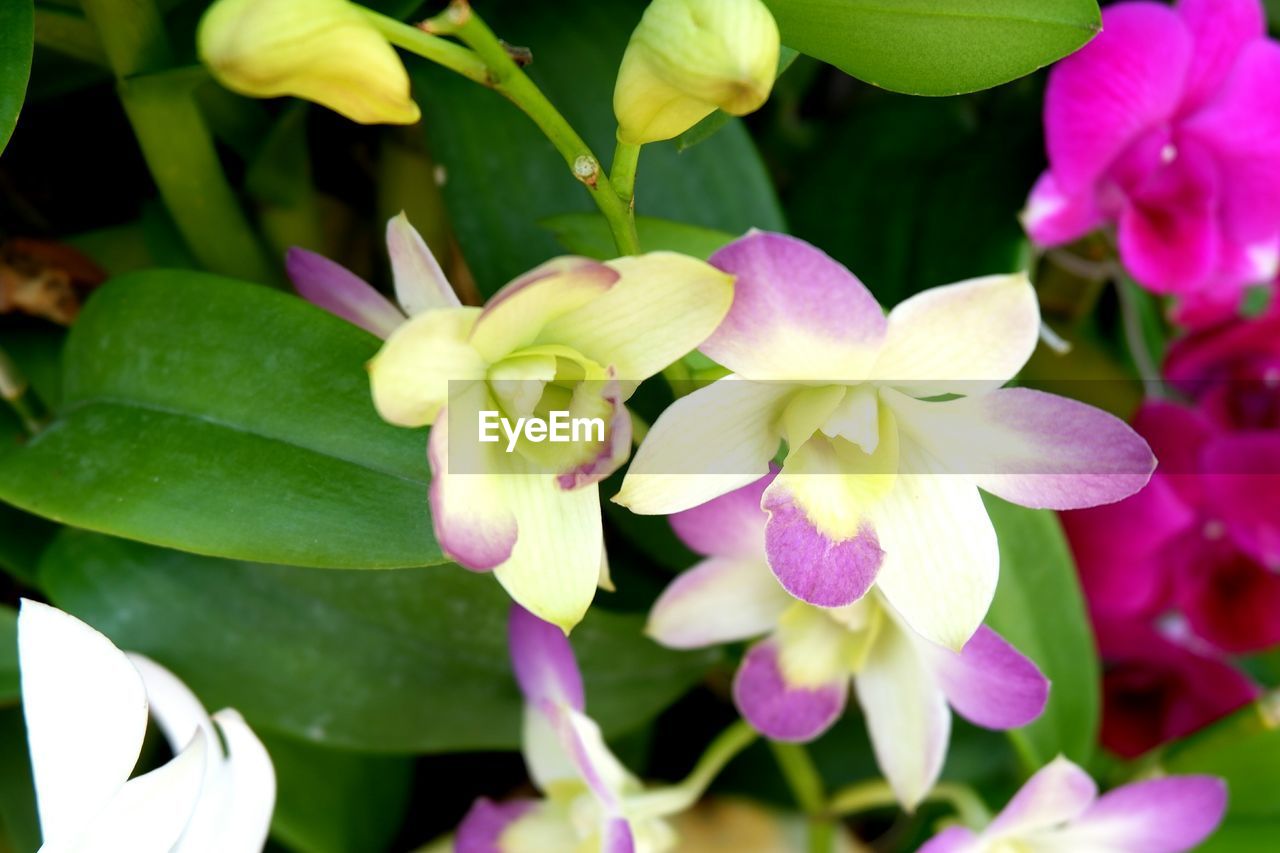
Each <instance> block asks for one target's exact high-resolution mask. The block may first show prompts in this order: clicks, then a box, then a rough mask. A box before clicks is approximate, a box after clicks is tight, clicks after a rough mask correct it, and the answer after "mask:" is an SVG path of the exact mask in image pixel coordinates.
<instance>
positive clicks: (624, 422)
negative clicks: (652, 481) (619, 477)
mask: <svg viewBox="0 0 1280 853" xmlns="http://www.w3.org/2000/svg"><path fill="white" fill-rule="evenodd" d="M597 385H599V383H589V382H583V383H581V384H579V385H578V387H577V389H576V391H575V392H574V397H573V405H571V406H570V409H569V412H570V417H583V416H591V415H594V416H597V417H601V416H600V415H595V412H596V411H598V409H594V408H593V409H592V411H591V412H583V411H581V410H582V409H584V408H586V406H600V404H601V403H603V404H604V406H606V407H607V409H606V412H605V414H604V415H603V416H602V417H601V419H602V420H604V421H605V423H606V424H608V427H607V430H606V434H605V437H604V441H595V440H594V439H593V440H592V441H589V442H588V441H582V442H578V444H579V445H581V447H582V448H583V449H586V450H591V449H594V451H595V452H594V455H593V456H591V457H590V458H589V459H587V460H586V461H585V462H581V463H579V464H578V465H576V466H574V467H573V468H571V469H569V470H568V471H565V472H564V473H562V474H560V475H559V477H558V478H557V479H556V482H557V483H559V485H560V488H562V489H580V488H582V487H583V486H587V485H591V484H593V483H599V482H600V481H601V480H603V479H604V478H606V477H608V476H609V475H610V474H612V473H613V472H614V471H617V470H618V469H619V468H621V467H622V465H623V463H624V462H626V461H627V457H628V456H630V455H631V412H630V411H628V410H627V406H626V403H625V402H623V401H624V398H625V397H626V394H625V393H624V392H623V390H622V387H621V384H620V383H619V382H618V381H616V380H613V379H610V380H608V381H607V382H605V383H604V385H603V387H602V388H597V387H596V386H597ZM591 395H595V397H596V399H594V400H592V399H590V396H591ZM583 398H586V399H585V405H584V404H583V403H582V402H581V401H582V400H583Z"/></svg>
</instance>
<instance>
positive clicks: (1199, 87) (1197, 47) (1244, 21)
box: [1175, 0, 1267, 114]
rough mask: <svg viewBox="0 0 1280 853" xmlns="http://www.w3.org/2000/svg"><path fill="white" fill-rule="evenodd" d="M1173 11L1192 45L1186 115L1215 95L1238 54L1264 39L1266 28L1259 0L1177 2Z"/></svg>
mask: <svg viewBox="0 0 1280 853" xmlns="http://www.w3.org/2000/svg"><path fill="white" fill-rule="evenodd" d="M1175 8H1176V9H1177V12H1178V15H1179V16H1181V18H1182V20H1183V23H1185V24H1186V25H1187V29H1188V30H1189V31H1190V33H1191V38H1192V41H1193V43H1194V50H1193V52H1192V54H1191V67H1190V69H1189V70H1188V72H1187V82H1186V90H1185V92H1184V94H1183V96H1182V107H1181V110H1182V112H1183V113H1184V114H1186V113H1190V112H1193V111H1195V110H1196V109H1198V108H1199V107H1200V106H1201V105H1202V104H1204V103H1205V102H1206V101H1208V100H1209V99H1210V98H1211V97H1213V96H1214V95H1215V94H1217V91H1218V89H1219V88H1220V87H1221V86H1222V84H1223V83H1224V82H1225V81H1226V79H1227V76H1228V75H1229V74H1230V73H1231V70H1232V68H1233V67H1234V66H1235V64H1236V61H1237V59H1238V57H1239V56H1240V53H1241V51H1243V50H1244V48H1245V46H1246V45H1248V44H1249V42H1251V41H1254V40H1255V39H1261V38H1265V37H1266V34H1267V26H1266V20H1265V17H1264V15H1263V10H1262V4H1261V3H1259V2H1258V0H1178V4H1177V6H1176V7H1175Z"/></svg>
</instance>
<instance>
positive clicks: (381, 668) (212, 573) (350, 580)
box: [41, 531, 716, 752]
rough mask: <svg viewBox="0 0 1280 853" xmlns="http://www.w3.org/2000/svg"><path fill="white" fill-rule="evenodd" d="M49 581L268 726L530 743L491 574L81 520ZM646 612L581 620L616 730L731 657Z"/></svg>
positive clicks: (503, 599) (126, 640) (305, 732)
mask: <svg viewBox="0 0 1280 853" xmlns="http://www.w3.org/2000/svg"><path fill="white" fill-rule="evenodd" d="M41 579H42V581H43V582H44V585H45V588H46V590H47V591H48V593H49V595H50V597H51V598H52V599H53V601H54V602H55V603H56V604H57V605H58V606H59V607H62V608H63V609H65V610H67V611H68V612H70V613H73V614H75V615H77V616H79V617H80V618H82V619H84V620H85V621H87V622H88V623H89V624H91V625H93V626H95V627H96V628H98V629H100V630H102V631H103V632H104V633H106V634H107V635H108V636H109V637H111V638H112V639H113V640H115V642H116V643H117V644H118V645H119V646H120V647H122V648H125V649H130V650H135V651H140V652H143V653H145V654H148V655H151V656H153V657H154V658H155V659H156V660H158V661H160V662H161V663H162V664H164V665H166V666H168V667H170V668H171V669H173V671H174V672H175V673H177V674H178V675H179V677H181V678H182V679H183V680H184V681H186V682H187V684H189V685H190V686H191V688H192V689H193V690H195V691H196V693H197V694H199V695H200V697H201V698H202V699H203V700H204V701H205V704H206V705H208V706H209V707H211V708H221V707H224V706H231V707H235V708H237V709H239V710H240V712H241V713H243V714H244V716H245V718H246V719H247V720H248V721H249V722H250V723H251V724H253V725H255V726H261V727H264V728H267V729H274V730H277V731H280V732H284V733H287V734H290V735H293V736H294V737H299V738H303V739H306V740H309V741H314V742H317V743H324V744H328V745H331V746H339V747H346V748H350V749H359V750H366V751H376V752H445V751H454V750H478V749H513V748H515V747H516V746H517V745H518V743H519V720H520V713H521V699H520V694H519V691H518V690H517V688H516V684H515V681H514V680H513V677H512V675H511V670H510V667H509V664H508V661H507V645H506V627H505V626H506V616H507V609H508V606H509V601H508V599H507V596H506V594H505V593H504V592H503V591H502V589H501V588H500V587H499V586H498V584H496V583H494V582H493V579H492V578H490V577H487V576H485V575H481V574H473V573H471V572H467V571H465V570H463V569H460V568H458V567H456V566H442V567H435V568H428V569H411V570H405V571H399V572H356V571H328V572H318V571H314V570H309V569H299V568H290V567H283V566H268V565H257V564H248V563H239V562H230V561H224V560H215V559H210V558H204V557H195V556H192V555H189V554H183V553H180V552H177V551H165V550H160V549H156V548H151V547H148V546H145V545H140V544H138V543H134V542H126V541H124V540H119V539H111V538H109V537H104V536H97V535H92V534H87V533H82V532H78V531H68V532H65V533H63V534H61V535H60V536H59V538H58V539H57V540H56V541H55V543H54V545H53V546H52V547H51V548H50V549H49V551H48V552H46V555H45V559H44V562H43V564H42V566H41ZM642 623H643V619H642V618H641V617H639V616H621V615H615V614H611V613H606V612H601V611H599V610H598V609H597V610H593V611H592V612H591V613H590V614H588V616H587V618H586V619H585V620H584V621H583V622H582V624H581V625H579V626H578V627H577V628H576V629H574V632H573V642H574V645H575V648H576V649H577V651H578V654H579V656H580V660H581V664H582V668H583V672H584V675H585V678H586V684H587V702H588V706H589V707H590V709H591V713H592V716H594V717H595V718H596V719H597V720H599V722H600V724H601V725H602V726H603V727H604V729H605V731H606V733H608V734H611V735H612V734H618V733H620V732H624V731H626V730H628V729H632V728H634V727H636V726H639V725H640V724H641V723H643V722H645V721H646V720H648V719H650V718H651V717H653V716H654V715H655V714H657V713H658V712H659V711H661V710H662V709H663V708H665V707H666V706H667V705H669V704H671V702H673V701H674V700H675V699H676V698H677V697H679V696H680V695H681V694H682V693H684V691H685V690H687V689H688V688H689V687H690V686H691V685H692V684H693V682H695V681H696V680H697V679H699V678H700V677H701V675H702V674H703V672H704V671H705V670H706V668H707V667H708V665H709V664H710V663H712V662H713V661H714V660H715V659H716V655H715V654H714V653H696V654H690V653H680V652H673V651H669V650H666V649H663V648H661V647H660V646H658V645H657V644H655V643H653V642H652V641H651V640H649V639H648V638H646V637H645V636H644V635H643V634H642V632H641V628H642Z"/></svg>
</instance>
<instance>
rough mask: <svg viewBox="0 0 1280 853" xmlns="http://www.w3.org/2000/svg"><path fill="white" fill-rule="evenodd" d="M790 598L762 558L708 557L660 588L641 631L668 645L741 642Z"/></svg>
mask: <svg viewBox="0 0 1280 853" xmlns="http://www.w3.org/2000/svg"><path fill="white" fill-rule="evenodd" d="M758 511H759V510H758V509H757V512H758ZM791 601H792V599H791V597H790V596H789V595H787V593H786V592H785V591H784V590H783V589H782V588H781V587H779V586H778V582H777V581H776V580H775V579H774V577H773V574H772V573H770V571H769V567H768V566H767V565H766V564H765V562H764V560H763V559H760V558H756V559H754V560H753V559H750V558H746V557H711V558H709V559H706V560H703V561H702V562H701V563H698V564H697V565H696V566H694V567H693V568H691V569H689V570H688V571H686V572H684V573H683V574H681V575H680V576H679V577H677V578H676V579H675V580H674V581H672V582H671V584H670V585H669V586H668V587H667V588H666V590H664V591H663V593H662V595H660V596H659V597H658V600H657V601H656V602H654V605H653V609H652V610H650V611H649V624H648V625H647V626H646V627H645V633H646V634H648V635H649V636H650V637H653V638H654V639H655V640H657V641H658V642H659V643H661V644H662V645H664V646H666V647H668V648H672V649H696V648H701V647H703V646H713V645H716V644H718V643H729V642H733V641H735V640H746V639H750V638H751V637H758V636H760V635H761V634H764V633H766V632H767V631H769V630H770V629H771V628H772V627H773V626H774V625H775V624H776V623H777V621H778V617H779V616H781V615H782V613H783V611H785V610H786V609H787V607H789V606H790V605H791Z"/></svg>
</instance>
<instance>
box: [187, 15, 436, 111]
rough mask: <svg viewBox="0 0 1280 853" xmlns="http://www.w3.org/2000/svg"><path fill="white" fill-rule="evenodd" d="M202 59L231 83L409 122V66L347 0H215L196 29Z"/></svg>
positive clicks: (257, 93) (250, 91)
mask: <svg viewBox="0 0 1280 853" xmlns="http://www.w3.org/2000/svg"><path fill="white" fill-rule="evenodd" d="M197 40H198V42H199V48H200V59H201V60H202V61H203V62H204V63H205V65H207V66H209V69H210V71H212V72H213V75H214V76H215V77H217V78H218V80H219V81H220V82H221V83H222V84H223V85H224V86H226V87H227V88H228V89H232V90H234V91H236V92H240V93H241V94H244V95H250V96H253V97H256V98H273V97H277V96H280V95H294V96H296V97H299V98H305V99H306V100H308V101H315V102H316V103H318V104H323V105H324V106H326V107H328V108H329V109H331V110H334V111H336V112H339V113H342V114H343V115H344V116H346V117H347V118H349V119H351V120H352V121H358V122H360V123H361V124H412V123H414V122H415V121H417V120H418V118H419V117H420V115H421V114H420V112H419V111H418V105H417V104H416V103H414V102H413V100H412V99H411V98H410V97H409V74H408V72H406V71H405V68H404V64H403V63H402V62H401V61H400V57H399V56H397V55H396V52H395V49H394V48H393V47H391V45H390V44H389V43H388V42H387V40H386V39H385V38H383V36H382V35H381V34H380V33H379V32H378V31H377V29H375V28H374V26H373V24H372V23H371V22H370V21H369V20H368V19H367V18H366V17H365V16H364V14H363V13H362V12H361V11H360V9H359V8H358V7H356V6H354V5H352V4H351V3H348V2H347V0H218V2H216V3H214V4H213V6H211V7H210V8H209V11H207V12H205V15H204V19H203V20H202V21H201V22H200V31H199V33H198V35H197Z"/></svg>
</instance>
